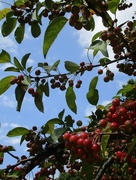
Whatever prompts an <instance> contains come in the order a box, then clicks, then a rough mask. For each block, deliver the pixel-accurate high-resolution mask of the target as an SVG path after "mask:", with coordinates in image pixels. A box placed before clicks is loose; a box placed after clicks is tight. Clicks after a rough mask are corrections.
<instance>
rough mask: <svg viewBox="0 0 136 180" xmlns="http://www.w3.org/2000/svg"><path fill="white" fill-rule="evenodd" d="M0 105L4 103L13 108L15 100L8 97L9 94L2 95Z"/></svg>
mask: <svg viewBox="0 0 136 180" xmlns="http://www.w3.org/2000/svg"><path fill="white" fill-rule="evenodd" d="M0 105H2V106H3V105H4V106H6V107H10V108H15V106H16V104H15V101H14V100H12V99H11V98H9V96H6V95H2V96H0Z"/></svg>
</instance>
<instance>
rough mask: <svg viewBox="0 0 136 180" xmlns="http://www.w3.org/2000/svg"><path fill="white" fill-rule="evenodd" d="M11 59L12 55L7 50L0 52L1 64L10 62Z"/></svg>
mask: <svg viewBox="0 0 136 180" xmlns="http://www.w3.org/2000/svg"><path fill="white" fill-rule="evenodd" d="M10 60H11V58H10V55H9V54H8V53H7V52H6V51H5V50H2V52H1V53H0V64H1V63H8V62H10Z"/></svg>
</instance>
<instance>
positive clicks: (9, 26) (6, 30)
mask: <svg viewBox="0 0 136 180" xmlns="http://www.w3.org/2000/svg"><path fill="white" fill-rule="evenodd" d="M16 22H17V19H16V18H10V19H8V21H4V23H3V24H2V28H1V32H2V35H3V36H4V37H5V36H8V35H9V34H10V33H11V32H12V31H13V30H14V28H15V27H16Z"/></svg>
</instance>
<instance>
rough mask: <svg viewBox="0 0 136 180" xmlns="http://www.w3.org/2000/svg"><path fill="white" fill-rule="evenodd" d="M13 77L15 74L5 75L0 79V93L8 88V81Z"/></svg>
mask: <svg viewBox="0 0 136 180" xmlns="http://www.w3.org/2000/svg"><path fill="white" fill-rule="evenodd" d="M13 78H15V76H7V77H4V78H3V79H1V80H0V95H2V94H3V93H4V92H5V91H7V90H8V89H9V87H10V86H11V84H10V81H11V79H13Z"/></svg>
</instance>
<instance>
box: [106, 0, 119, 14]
mask: <svg viewBox="0 0 136 180" xmlns="http://www.w3.org/2000/svg"><path fill="white" fill-rule="evenodd" d="M119 2H120V0H112V1H108V9H109V10H110V12H112V13H113V14H115V13H116V11H117V8H118V5H119Z"/></svg>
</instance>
